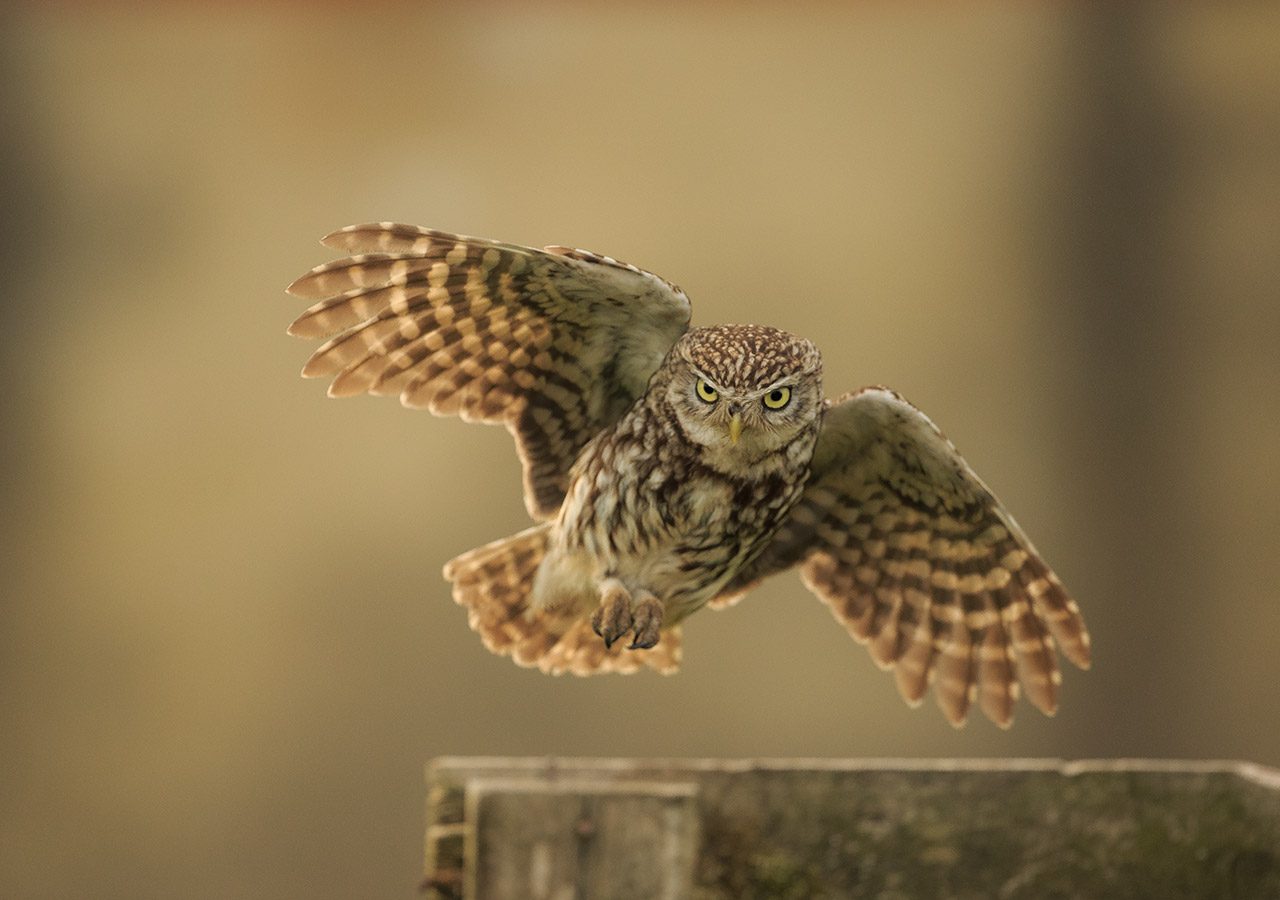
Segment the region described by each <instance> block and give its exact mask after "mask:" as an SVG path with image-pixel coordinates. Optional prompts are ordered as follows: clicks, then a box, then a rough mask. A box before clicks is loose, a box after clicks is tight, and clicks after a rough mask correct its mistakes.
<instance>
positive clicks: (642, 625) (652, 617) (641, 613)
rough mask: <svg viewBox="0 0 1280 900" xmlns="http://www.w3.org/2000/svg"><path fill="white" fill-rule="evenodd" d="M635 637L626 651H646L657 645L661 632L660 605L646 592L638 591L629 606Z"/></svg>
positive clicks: (655, 598)
mask: <svg viewBox="0 0 1280 900" xmlns="http://www.w3.org/2000/svg"><path fill="white" fill-rule="evenodd" d="M631 620H632V624H633V626H634V627H635V632H636V636H635V639H634V640H632V642H631V645H630V646H629V647H627V649H628V650H647V649H649V648H650V647H652V646H653V645H655V644H656V643H658V637H659V634H660V633H661V631H662V603H661V601H659V600H658V598H657V597H655V596H653V594H650V593H649V592H648V591H639V592H637V594H636V597H635V599H634V601H633V602H632V604H631Z"/></svg>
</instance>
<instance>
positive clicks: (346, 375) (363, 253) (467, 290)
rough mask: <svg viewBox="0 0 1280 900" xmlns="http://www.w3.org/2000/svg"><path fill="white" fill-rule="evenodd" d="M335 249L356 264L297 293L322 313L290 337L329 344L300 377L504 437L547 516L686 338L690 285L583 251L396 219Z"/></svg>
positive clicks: (537, 514) (359, 231)
mask: <svg viewBox="0 0 1280 900" xmlns="http://www.w3.org/2000/svg"><path fill="white" fill-rule="evenodd" d="M324 243H325V244H326V246H329V247H333V248H334V249H337V250H340V251H345V252H349V253H353V254H355V255H353V256H351V257H348V258H346V259H339V260H335V261H333V262H329V263H325V264H324V265H321V266H317V267H316V268H314V269H312V270H311V271H310V272H308V273H306V274H305V275H303V276H302V277H301V278H299V279H297V280H296V281H294V282H293V284H291V285H290V286H289V288H288V290H289V292H290V293H292V294H294V295H296V296H299V297H304V298H308V299H313V300H317V301H318V302H316V303H314V304H313V305H312V306H311V307H310V308H308V309H307V310H306V311H304V312H303V313H302V314H301V315H300V316H299V317H298V318H297V319H296V320H295V321H294V322H293V324H292V325H291V326H290V328H289V331H290V333H291V334H296V335H299V336H303V337H320V336H324V335H333V336H332V337H330V338H329V339H328V340H326V341H325V342H324V343H323V344H321V345H320V346H319V347H318V348H317V349H316V351H315V352H314V353H313V354H312V355H311V358H310V359H309V360H308V361H307V364H306V366H305V367H304V369H303V375H305V376H307V377H323V378H331V379H332V383H331V385H330V388H329V393H330V394H331V395H333V396H342V397H345V396H352V395H355V394H361V393H372V394H393V393H394V394H398V395H399V396H400V399H401V402H402V403H404V404H405V405H406V406H410V407H417V408H425V409H428V410H430V411H431V412H433V413H435V414H437V415H460V416H462V417H463V418H466V419H468V420H471V421H476V422H486V423H495V424H503V425H505V426H506V427H507V428H508V430H509V431H511V433H512V434H513V435H514V436H515V439H516V444H517V449H518V450H519V452H520V456H521V460H522V462H523V464H524V472H525V502H526V505H527V506H528V508H529V512H530V515H532V516H533V517H534V518H536V519H549V518H551V517H552V516H554V515H555V513H556V511H557V510H558V509H559V507H560V503H561V502H562V501H563V499H564V492H565V489H566V487H567V484H568V478H569V470H570V468H571V466H572V465H573V462H574V460H575V459H576V458H577V456H578V453H579V452H580V451H581V449H582V447H583V446H584V445H585V444H586V443H587V442H588V441H589V440H590V439H591V438H592V437H594V436H595V435H596V434H598V433H599V432H600V431H601V430H602V429H603V428H605V427H607V426H608V425H609V424H611V423H613V422H615V421H616V420H617V419H618V417H619V416H620V415H621V414H622V413H623V412H624V411H625V410H626V409H627V408H628V407H629V406H630V405H631V404H632V403H633V402H634V401H635V400H636V399H637V398H638V397H639V396H640V395H641V394H642V393H643V391H644V388H645V386H646V385H647V384H648V381H649V378H650V377H651V376H652V374H653V373H654V371H656V370H657V368H658V366H659V365H660V364H661V362H662V360H663V358H664V357H665V356H666V354H667V352H668V351H669V350H670V348H671V346H672V345H673V344H674V343H675V341H676V339H677V338H679V336H680V335H681V334H683V333H684V331H685V330H686V328H687V327H688V322H689V301H688V298H687V297H685V295H684V293H683V292H682V291H681V290H680V289H679V288H677V287H675V286H674V285H672V284H670V283H669V282H667V281H664V280H663V279H661V278H658V277H657V276H655V275H652V274H650V273H648V272H645V271H643V270H641V269H637V268H635V267H634V266H630V265H627V264H626V263H621V262H618V261H617V260H614V259H612V258H610V257H606V256H600V255H598V254H594V253H589V252H587V251H583V250H571V249H568V248H564V247H550V248H547V249H546V250H536V249H533V248H530V247H521V246H519V245H516V244H506V243H501V242H498V241H488V240H483V239H480V238H471V237H466V236H462V235H455V234H449V233H447V232H442V231H434V230H431V229H426V228H417V227H415V226H412V225H399V224H395V223H389V222H382V223H370V224H364V225H353V226H350V227H348V228H344V229H341V230H339V231H336V232H334V233H333V234H330V235H328V236H326V237H325V239H324ZM335 332H336V333H335Z"/></svg>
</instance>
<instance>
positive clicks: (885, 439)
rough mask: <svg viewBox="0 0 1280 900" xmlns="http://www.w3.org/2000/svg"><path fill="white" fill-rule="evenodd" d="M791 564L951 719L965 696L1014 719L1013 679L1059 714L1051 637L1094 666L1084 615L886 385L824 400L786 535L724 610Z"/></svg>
mask: <svg viewBox="0 0 1280 900" xmlns="http://www.w3.org/2000/svg"><path fill="white" fill-rule="evenodd" d="M796 564H799V566H800V577H801V579H802V580H803V581H804V584H805V586H806V587H808V588H809V590H811V591H813V592H814V593H815V594H817V595H818V596H819V597H820V598H822V600H824V601H825V602H826V603H827V604H828V605H829V606H830V607H831V611H832V612H833V613H834V614H835V616H836V618H837V619H839V620H840V621H841V622H842V623H843V624H844V626H845V628H847V629H848V630H849V633H850V634H851V635H852V636H853V637H854V639H855V640H857V641H859V642H860V643H865V644H866V645H867V647H868V649H869V650H870V651H871V655H872V657H874V659H875V661H876V662H877V663H878V664H879V665H880V666H881V667H882V668H886V669H887V668H894V669H895V675H896V679H897V683H898V688H899V690H900V691H901V692H902V695H903V697H905V698H906V699H907V701H908V702H909V703H912V704H913V705H914V704H915V703H918V702H919V701H920V700H921V698H922V697H923V696H924V692H925V690H926V688H927V687H928V685H929V683H930V682H933V683H934V694H935V697H936V699H937V701H938V705H939V706H940V707H941V708H942V711H943V713H944V714H945V715H946V716H947V718H948V719H949V720H950V721H951V722H952V724H955V725H960V724H962V723H963V722H964V720H965V717H966V715H967V714H968V711H969V707H970V705H971V704H972V703H973V701H974V699H978V700H979V703H980V705H981V708H982V711H983V712H984V713H986V715H987V717H988V718H990V719H991V720H992V721H994V722H995V723H996V724H998V725H1000V726H1002V727H1007V726H1008V725H1009V723H1010V722H1011V721H1012V719H1013V703H1014V701H1015V700H1016V699H1017V695H1018V681H1019V680H1020V681H1021V683H1022V685H1023V686H1024V687H1025V689H1026V692H1027V696H1028V697H1029V698H1030V699H1031V702H1032V703H1034V704H1035V705H1036V706H1037V707H1039V708H1040V709H1041V710H1043V711H1044V712H1045V713H1047V714H1050V715H1051V714H1052V713H1053V712H1054V710H1055V709H1056V707H1057V692H1058V685H1059V683H1060V682H1061V680H1062V676H1061V673H1060V672H1059V671H1058V664H1057V656H1056V654H1055V652H1054V645H1055V640H1056V643H1057V645H1058V646H1060V647H1061V648H1062V651H1063V653H1064V654H1066V656H1067V658H1068V659H1070V660H1071V661H1072V662H1074V663H1075V664H1076V665H1077V666H1080V667H1081V668H1088V666H1089V660H1090V656H1089V635H1088V633H1087V632H1086V630H1085V626H1084V621H1083V619H1082V618H1081V616H1080V609H1079V607H1078V606H1077V605H1076V603H1075V601H1073V600H1072V599H1070V597H1068V596H1067V593H1066V591H1065V590H1064V589H1063V587H1062V583H1061V582H1060V581H1059V580H1058V578H1057V576H1056V575H1054V574H1053V572H1052V571H1050V569H1049V567H1048V566H1047V565H1045V563H1044V561H1043V560H1042V559H1041V558H1040V556H1039V554H1037V553H1036V550H1035V548H1034V547H1033V546H1032V545H1031V542H1030V541H1028V540H1027V537H1026V535H1024V534H1023V533H1022V530H1021V529H1020V528H1019V527H1018V525H1017V523H1015V522H1014V521H1013V518H1012V517H1011V516H1010V515H1009V514H1008V513H1007V512H1006V511H1005V509H1004V507H1003V506H1001V504H1000V502H999V501H998V500H997V499H996V498H995V497H994V496H993V495H992V494H991V492H990V491H989V490H988V489H987V487H986V485H984V484H983V483H982V481H981V480H980V479H979V478H978V476H977V475H975V474H974V472H973V470H972V469H970V468H969V466H968V464H967V463H966V462H965V461H964V460H963V459H962V458H961V456H960V454H959V452H958V451H957V450H956V448H955V447H954V446H953V445H952V444H951V442H950V441H948V440H947V439H946V438H945V437H944V436H943V435H942V433H941V432H940V431H939V430H938V429H937V427H936V426H934V424H933V423H932V422H930V421H929V419H928V418H927V417H926V416H925V415H924V414H923V413H921V412H920V411H919V410H918V409H916V408H915V407H914V406H912V405H911V404H910V403H908V402H907V401H905V400H903V399H902V398H901V397H899V396H898V395H897V394H895V393H893V392H892V391H888V390H886V389H884V388H866V389H864V390H862V391H858V392H855V393H853V394H849V395H846V396H845V397H842V398H841V399H839V400H837V401H834V402H832V401H828V407H827V410H826V412H825V415H824V419H823V424H822V431H821V433H820V435H819V438H818V445H817V448H816V450H815V453H814V459H813V473H812V475H811V477H810V480H809V483H808V485H807V487H806V488H805V492H804V495H803V496H802V498H801V500H800V502H799V504H797V506H796V507H795V509H793V510H792V511H791V513H790V514H789V516H788V518H787V521H786V522H785V523H784V525H783V527H782V529H781V530H780V531H779V532H778V534H777V535H776V536H775V538H774V540H773V541H772V542H771V543H770V545H769V546H768V547H767V548H766V549H765V552H764V553H763V554H762V555H761V556H760V557H759V558H758V559H757V560H756V561H755V562H754V564H752V566H751V567H750V569H749V571H747V572H745V573H744V574H743V575H741V576H739V577H738V578H737V579H735V582H734V583H733V584H731V585H730V586H729V588H728V589H726V591H725V594H724V596H723V598H722V600H721V601H719V602H720V603H722V604H723V603H725V602H731V601H732V600H733V599H734V598H735V597H736V596H740V595H741V594H742V593H743V592H745V591H746V590H747V589H749V588H750V586H751V585H752V584H754V583H755V582H756V581H758V580H759V579H760V578H763V577H764V576H766V575H768V574H770V573H772V572H776V571H779V570H781V569H785V568H789V567H790V566H793V565H796Z"/></svg>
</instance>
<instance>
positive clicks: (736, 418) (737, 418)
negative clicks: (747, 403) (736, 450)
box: [729, 413, 742, 446]
mask: <svg viewBox="0 0 1280 900" xmlns="http://www.w3.org/2000/svg"><path fill="white" fill-rule="evenodd" d="M740 437H742V416H741V415H740V414H739V413H734V414H733V418H732V419H730V420H729V443H730V444H733V445H735V446H736V445H737V443H738V438H740Z"/></svg>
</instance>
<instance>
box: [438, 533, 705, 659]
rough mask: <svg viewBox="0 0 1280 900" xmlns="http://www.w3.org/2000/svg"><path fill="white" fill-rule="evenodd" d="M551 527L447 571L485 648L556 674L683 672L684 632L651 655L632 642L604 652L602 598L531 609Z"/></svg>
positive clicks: (667, 636) (670, 633) (668, 633)
mask: <svg viewBox="0 0 1280 900" xmlns="http://www.w3.org/2000/svg"><path fill="white" fill-rule="evenodd" d="M550 527H551V526H550V525H549V524H546V525H538V526H535V527H533V528H529V529H527V530H525V531H522V532H520V533H518V534H515V535H512V536H511V537H508V538H503V539H502V540H499V541H494V542H493V543H491V544H486V545H484V546H483V547H477V548H476V549H475V550H471V551H470V552H468V553H464V554H462V555H461V556H459V557H457V558H455V559H453V560H450V561H449V562H448V563H447V564H446V565H445V567H444V577H445V578H447V579H448V580H449V581H452V582H453V599H454V601H455V602H457V603H458V605H460V606H462V607H464V608H465V609H466V610H467V621H468V623H469V624H470V626H471V629H472V630H473V631H475V632H477V633H478V634H479V635H480V639H481V640H482V641H484V645H485V647H487V648H488V649H489V650H490V651H491V652H493V653H496V654H498V655H499V656H510V657H511V658H512V659H514V660H515V662H516V663H517V664H518V665H521V666H526V667H533V666H536V667H537V668H539V669H541V670H542V671H543V672H547V673H550V674H552V675H560V674H563V673H565V672H572V673H573V674H575V675H595V674H597V673H600V672H624V673H626V672H634V671H636V670H637V669H640V668H642V667H644V666H648V667H649V668H652V669H655V670H657V671H659V672H662V673H663V674H670V673H672V672H675V671H676V670H677V669H678V668H679V667H680V655H681V645H680V629H679V627H672V628H668V629H666V630H664V631H663V632H662V638H661V640H659V641H658V643H657V645H656V646H654V647H652V648H650V649H648V650H628V649H627V648H626V646H625V644H626V642H625V641H618V642H617V643H615V644H614V645H613V646H612V647H605V645H604V641H603V640H602V639H601V638H600V636H599V635H597V634H596V633H595V631H594V630H593V629H592V628H591V622H590V614H591V612H592V611H593V610H594V608H595V604H596V598H594V597H584V598H583V602H581V603H576V604H569V605H559V606H557V607H555V608H551V609H540V608H537V607H536V606H535V605H534V604H533V603H532V601H531V599H530V590H531V589H532V587H533V582H534V577H535V576H536V575H537V573H538V567H539V566H540V565H541V564H542V560H543V557H544V555H545V554H546V551H547V543H548V537H549V529H550Z"/></svg>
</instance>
